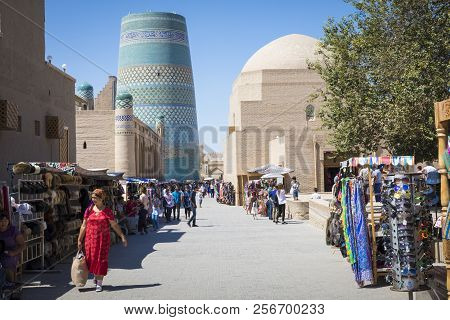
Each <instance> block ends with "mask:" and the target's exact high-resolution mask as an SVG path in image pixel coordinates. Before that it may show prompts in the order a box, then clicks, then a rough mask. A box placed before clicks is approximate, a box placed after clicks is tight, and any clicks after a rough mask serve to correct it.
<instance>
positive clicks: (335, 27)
mask: <svg viewBox="0 0 450 320" xmlns="http://www.w3.org/2000/svg"><path fill="white" fill-rule="evenodd" d="M347 2H349V3H350V4H352V5H353V6H354V7H355V13H353V14H351V15H349V16H347V17H344V18H342V19H341V20H340V21H336V20H334V19H330V20H329V21H328V22H327V24H326V25H325V26H324V37H323V39H322V41H321V44H320V49H319V54H321V55H322V59H321V60H320V61H319V62H316V63H313V64H311V67H312V68H313V69H315V70H316V71H317V72H318V73H319V74H320V75H321V77H322V78H323V80H324V81H325V84H326V85H325V88H324V89H323V90H322V92H321V93H320V94H319V95H321V96H322V98H323V100H324V103H323V106H322V108H321V110H320V113H319V116H320V118H321V119H322V122H323V125H324V127H325V128H327V129H330V131H331V142H332V143H333V144H334V145H335V147H336V149H337V152H338V153H339V154H341V155H345V156H348V155H358V154H364V153H365V154H368V153H371V152H374V151H376V150H377V149H378V148H379V147H382V148H385V149H386V150H388V152H389V153H391V154H394V155H414V156H415V157H416V159H417V161H423V160H431V159H435V158H436V156H437V142H436V133H435V127H434V102H435V101H441V100H444V99H446V98H448V96H449V71H450V70H449V69H450V68H449V66H450V64H449V56H450V51H449V37H448V32H449V30H450V23H449V9H450V2H449V1H448V0H360V1H356V0H347Z"/></svg>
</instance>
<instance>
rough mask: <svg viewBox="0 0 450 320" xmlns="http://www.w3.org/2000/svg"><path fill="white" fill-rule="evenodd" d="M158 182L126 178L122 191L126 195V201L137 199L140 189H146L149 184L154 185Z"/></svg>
mask: <svg viewBox="0 0 450 320" xmlns="http://www.w3.org/2000/svg"><path fill="white" fill-rule="evenodd" d="M157 183H158V180H156V179H148V178H127V179H126V180H125V184H124V189H125V192H126V195H127V197H126V198H127V199H128V198H129V197H130V196H132V197H134V198H138V197H139V192H140V190H141V187H146V188H147V189H148V188H149V186H150V185H151V184H153V185H156V184H157Z"/></svg>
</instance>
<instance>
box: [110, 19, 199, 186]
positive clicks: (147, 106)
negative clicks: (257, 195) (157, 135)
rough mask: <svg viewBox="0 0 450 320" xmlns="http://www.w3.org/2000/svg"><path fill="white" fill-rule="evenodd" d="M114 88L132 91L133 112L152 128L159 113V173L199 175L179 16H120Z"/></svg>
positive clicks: (191, 85)
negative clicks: (161, 135)
mask: <svg viewBox="0 0 450 320" xmlns="http://www.w3.org/2000/svg"><path fill="white" fill-rule="evenodd" d="M117 90H118V91H127V92H129V93H130V94H131V95H132V96H133V107H134V115H135V116H136V117H137V118H139V119H140V120H142V121H143V122H145V123H146V124H147V125H149V126H150V127H152V128H154V129H155V128H156V124H157V122H158V121H159V119H161V118H162V117H163V118H164V148H163V150H164V154H163V158H164V178H165V179H177V180H188V179H198V178H199V168H200V163H199V159H200V157H199V151H198V150H199V148H198V128H197V112H196V107H195V92H194V81H193V77H192V66H191V56H190V52H189V41H188V34H187V27H186V19H185V18H184V17H183V16H180V15H178V14H172V13H162V12H150V13H142V14H130V15H128V16H126V17H124V18H123V19H122V26H121V34H120V50H119V70H118V82H117Z"/></svg>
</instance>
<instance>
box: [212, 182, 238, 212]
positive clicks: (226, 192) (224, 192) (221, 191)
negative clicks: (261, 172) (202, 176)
mask: <svg viewBox="0 0 450 320" xmlns="http://www.w3.org/2000/svg"><path fill="white" fill-rule="evenodd" d="M216 193H217V198H216V199H217V202H219V203H222V204H226V205H229V206H234V205H236V204H235V203H236V192H235V190H234V186H233V184H232V183H231V182H221V183H219V184H218V187H217V192H216Z"/></svg>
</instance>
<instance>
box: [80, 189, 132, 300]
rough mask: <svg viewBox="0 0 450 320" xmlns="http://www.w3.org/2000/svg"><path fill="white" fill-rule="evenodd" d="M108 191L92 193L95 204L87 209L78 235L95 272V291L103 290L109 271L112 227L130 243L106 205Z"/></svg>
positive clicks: (92, 271)
mask: <svg viewBox="0 0 450 320" xmlns="http://www.w3.org/2000/svg"><path fill="white" fill-rule="evenodd" d="M105 199H106V193H105V192H104V191H103V190H102V189H95V190H94V192H93V193H92V201H93V205H91V206H90V207H89V208H87V209H86V212H85V214H84V219H83V224H82V225H81V228H80V234H79V236H78V250H81V249H82V247H83V240H84V252H85V255H86V263H87V266H88V269H89V272H91V273H93V274H94V277H95V279H94V284H95V285H96V289H95V291H97V292H101V291H102V290H103V289H102V285H103V278H104V276H106V274H107V272H108V254H109V246H110V242H111V239H110V227H112V229H113V230H114V231H115V232H116V233H117V235H118V236H119V237H120V238H121V239H122V243H123V245H124V246H125V247H126V246H127V245H128V242H127V239H126V238H125V235H124V234H123V232H122V230H121V229H120V227H119V225H118V224H117V222H116V221H115V220H114V215H113V212H112V211H111V209H110V208H107V207H106V206H105V204H104V203H105Z"/></svg>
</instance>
